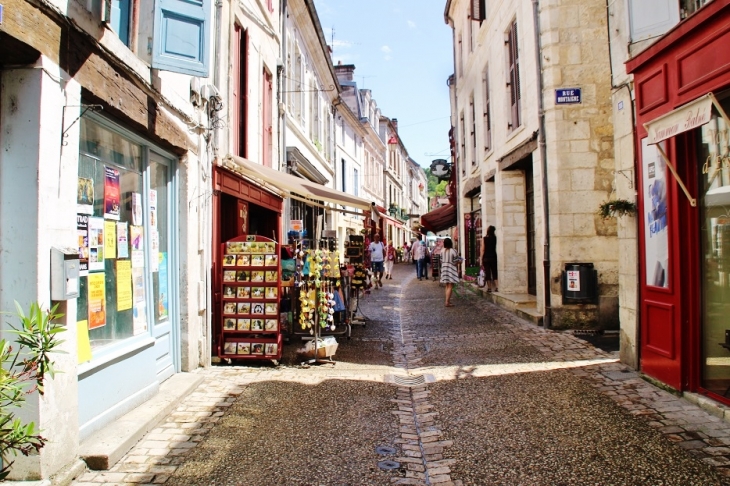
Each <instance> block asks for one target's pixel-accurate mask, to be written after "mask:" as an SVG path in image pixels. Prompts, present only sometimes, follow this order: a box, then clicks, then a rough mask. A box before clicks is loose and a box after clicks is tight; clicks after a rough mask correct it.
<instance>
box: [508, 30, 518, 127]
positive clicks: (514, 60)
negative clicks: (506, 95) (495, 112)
mask: <svg viewBox="0 0 730 486" xmlns="http://www.w3.org/2000/svg"><path fill="white" fill-rule="evenodd" d="M507 49H508V51H509V52H508V55H509V87H510V90H509V91H510V115H511V119H510V123H509V129H510V130H514V129H515V128H517V127H519V126H520V99H521V93H520V58H519V49H518V47H517V21H514V22H512V25H511V26H510V30H509V32H508V34H507Z"/></svg>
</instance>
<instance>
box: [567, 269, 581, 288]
mask: <svg viewBox="0 0 730 486" xmlns="http://www.w3.org/2000/svg"><path fill="white" fill-rule="evenodd" d="M568 290H569V291H571V292H580V272H579V271H578V270H568Z"/></svg>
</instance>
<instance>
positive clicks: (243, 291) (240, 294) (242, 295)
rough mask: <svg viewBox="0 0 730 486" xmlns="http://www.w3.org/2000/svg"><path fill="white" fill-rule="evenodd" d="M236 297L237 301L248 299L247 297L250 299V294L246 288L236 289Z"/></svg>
mask: <svg viewBox="0 0 730 486" xmlns="http://www.w3.org/2000/svg"><path fill="white" fill-rule="evenodd" d="M236 297H238V298H239V299H248V298H249V297H251V292H250V290H249V288H248V287H238V292H236Z"/></svg>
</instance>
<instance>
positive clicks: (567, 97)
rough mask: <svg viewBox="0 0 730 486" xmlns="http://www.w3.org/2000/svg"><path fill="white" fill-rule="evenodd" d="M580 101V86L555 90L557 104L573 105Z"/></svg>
mask: <svg viewBox="0 0 730 486" xmlns="http://www.w3.org/2000/svg"><path fill="white" fill-rule="evenodd" d="M580 102H581V94H580V88H560V89H556V90H555V104H556V105H572V104H575V103H580Z"/></svg>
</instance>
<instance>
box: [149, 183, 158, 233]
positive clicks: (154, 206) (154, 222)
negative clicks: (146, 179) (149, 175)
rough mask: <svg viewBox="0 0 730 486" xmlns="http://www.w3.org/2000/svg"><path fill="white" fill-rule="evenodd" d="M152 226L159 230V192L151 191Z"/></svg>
mask: <svg viewBox="0 0 730 486" xmlns="http://www.w3.org/2000/svg"><path fill="white" fill-rule="evenodd" d="M149 203H150V226H151V227H152V228H157V191H156V190H154V189H150V197H149Z"/></svg>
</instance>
